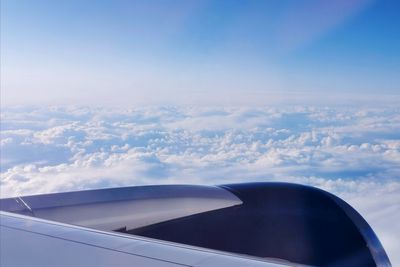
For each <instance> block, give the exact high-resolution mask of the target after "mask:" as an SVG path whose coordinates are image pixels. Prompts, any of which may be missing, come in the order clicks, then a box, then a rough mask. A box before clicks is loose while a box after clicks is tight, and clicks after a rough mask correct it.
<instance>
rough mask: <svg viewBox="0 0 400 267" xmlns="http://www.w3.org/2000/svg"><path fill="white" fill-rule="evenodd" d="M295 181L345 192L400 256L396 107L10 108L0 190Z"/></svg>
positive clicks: (399, 122)
mask: <svg viewBox="0 0 400 267" xmlns="http://www.w3.org/2000/svg"><path fill="white" fill-rule="evenodd" d="M249 181H287V182H296V183H303V184H308V185H313V186H317V187H319V188H322V189H325V190H328V191H330V192H332V193H334V194H337V195H339V196H340V197H342V198H343V199H345V200H346V201H347V202H349V203H350V204H351V205H353V206H354V207H355V208H356V209H357V210H358V211H359V212H360V213H361V214H362V215H363V216H364V217H365V218H366V219H367V221H368V222H369V223H370V224H371V225H372V227H373V228H374V229H375V231H376V232H377V234H378V236H379V238H380V239H381V241H382V242H383V244H384V246H385V247H386V249H387V250H388V253H389V256H390V257H391V260H392V262H393V264H394V265H400V257H399V256H398V255H400V246H399V245H398V240H400V234H399V233H400V225H399V224H398V223H397V222H398V221H400V110H399V109H398V108H397V107H387V108H344V107H340V108H337V107H336V108H334V107H327V108H321V107H309V106H296V107H279V108H276V107H265V108H246V107H231V108H227V107H224V108H205V107H202V108H175V107H167V108H166V107H154V108H140V109H120V110H117V109H105V108H97V109H96V108H82V107H51V108H30V109H27V108H24V109H21V108H7V109H4V110H2V113H1V181H0V182H1V184H0V185H1V197H8V196H15V195H25V194H38V193H45V192H60V191H71V190H79V189H89V188H102V187H114V186H126V185H142V184H163V183H199V184H219V183H230V182H249Z"/></svg>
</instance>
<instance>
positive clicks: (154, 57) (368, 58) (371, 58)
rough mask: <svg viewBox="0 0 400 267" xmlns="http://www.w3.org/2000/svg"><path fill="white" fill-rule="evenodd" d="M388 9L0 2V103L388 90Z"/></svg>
mask: <svg viewBox="0 0 400 267" xmlns="http://www.w3.org/2000/svg"><path fill="white" fill-rule="evenodd" d="M399 14H400V1H397V0H376V1H373V0H335V1H325V0H323V1H322V0H305V1H294V0H292V1H284V0H281V1H276V0H275V1H274V0H265V1H262V0H258V1H244V0H243V1H234V0H227V1H222V0H221V1H191V0H159V1H154V0H146V1H128V0H126V1H122V0H114V1H111V0H110V1H94V0H93V1H88V0H79V1H78V0H69V1H50V0H48V1H44V0H2V1H1V74H2V77H1V78H2V79H1V80H2V81H1V93H2V100H1V101H2V103H3V104H42V103H53V104H58V103H66V104H69V103H77V104H99V105H102V104H111V105H120V104H124V105H126V104H128V105H129V104H130V103H132V104H135V103H141V104H147V103H148V104H153V103H177V104H181V103H195V102H196V101H199V102H208V101H210V102H211V103H214V104H215V103H219V102H218V101H223V100H226V98H227V97H228V98H229V99H230V100H229V101H231V102H232V103H236V102H238V103H240V102H241V101H243V100H244V99H247V101H244V102H248V103H247V104H249V103H250V104H251V102H252V101H256V102H257V101H258V102H260V103H262V102H263V101H264V100H265V103H267V102H268V99H273V98H274V97H277V96H278V98H281V99H282V98H285V97H286V96H289V95H295V96H297V95H302V94H306V95H310V94H314V95H319V96H321V95H327V96H332V95H334V96H340V95H344V94H353V95H366V94H388V95H393V94H395V95H398V94H399V91H400V75H399V73H400V16H399ZM260 99H261V100H260ZM213 101H214V102H213Z"/></svg>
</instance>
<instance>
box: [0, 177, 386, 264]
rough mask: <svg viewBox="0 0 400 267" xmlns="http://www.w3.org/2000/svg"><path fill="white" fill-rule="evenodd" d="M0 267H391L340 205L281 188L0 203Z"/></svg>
mask: <svg viewBox="0 0 400 267" xmlns="http://www.w3.org/2000/svg"><path fill="white" fill-rule="evenodd" d="M0 210H1V211H0V266H2V267H3V266H5V267H7V266H10V267H13V266H44V267H45V266H96V267H100V266H155V267H157V266H266V267H278V266H391V265H390V262H389V260H388V258H387V256H386V253H385V251H384V249H383V247H382V245H381V244H380V242H379V240H378V238H377V237H376V235H375V234H374V232H373V231H372V229H371V228H370V226H369V225H368V224H367V223H366V221H365V220H364V219H363V218H362V217H361V216H360V215H359V214H358V213H357V212H356V211H355V210H354V209H352V208H351V207H350V206H349V205H348V204H346V203H345V202H344V201H343V200H340V199H339V198H337V197H335V196H333V195H331V194H329V193H327V192H325V191H322V190H319V189H315V188H312V187H307V186H300V185H294V184H286V183H248V184H232V185H222V186H194V185H161V186H138V187H124V188H112V189H99V190H87V191H77V192H67V193H55V194H45V195H35V196H21V197H15V198H6V199H0Z"/></svg>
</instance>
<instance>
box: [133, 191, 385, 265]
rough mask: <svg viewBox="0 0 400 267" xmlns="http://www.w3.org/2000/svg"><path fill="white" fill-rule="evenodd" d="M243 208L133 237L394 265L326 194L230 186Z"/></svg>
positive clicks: (311, 259)
mask: <svg viewBox="0 0 400 267" xmlns="http://www.w3.org/2000/svg"><path fill="white" fill-rule="evenodd" d="M221 187H223V188H225V189H227V190H229V191H231V192H232V193H233V194H235V195H236V196H237V197H239V198H240V199H241V200H242V201H243V204H242V205H239V206H234V207H229V208H224V209H220V210H215V211H209V212H205V213H201V214H196V215H192V216H188V217H184V218H179V219H174V220H170V221H166V222H162V223H158V224H154V225H150V226H146V227H142V228H138V229H133V230H130V231H128V233H131V234H136V235H141V236H147V237H152V238H157V239H162V240H168V241H173V242H178V243H184V244H189V245H194V246H201V247H206V248H211V249H217V250H223V251H228V252H234V253H241V254H248V255H253V256H257V257H268V258H278V259H284V260H287V261H290V262H295V263H300V264H306V265H315V266H363V267H367V266H391V265H390V262H389V259H388V257H387V255H386V253H385V251H384V249H383V248H382V245H381V244H380V242H379V240H378V238H377V237H376V235H375V234H374V232H373V231H372V229H371V227H370V226H369V225H368V224H367V223H366V221H365V220H364V219H363V218H362V217H361V216H360V215H359V214H358V213H357V212H356V211H355V210H354V209H353V208H351V207H350V206H349V205H348V204H347V203H345V202H344V201H343V200H341V199H339V198H337V197H335V196H334V195H332V194H329V193H327V192H325V191H322V190H319V189H316V188H312V187H308V186H302V185H295V184H287V183H247V184H230V185H222V186H221Z"/></svg>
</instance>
